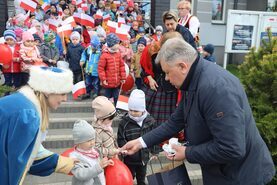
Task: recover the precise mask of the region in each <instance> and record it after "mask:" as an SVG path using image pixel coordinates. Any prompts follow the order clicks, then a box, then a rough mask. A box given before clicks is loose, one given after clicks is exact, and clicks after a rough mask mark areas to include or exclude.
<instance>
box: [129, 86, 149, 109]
mask: <svg viewBox="0 0 277 185" xmlns="http://www.w3.org/2000/svg"><path fill="white" fill-rule="evenodd" d="M128 108H129V110H136V111H140V112H144V111H145V109H146V107H145V94H144V92H143V91H142V90H139V89H135V90H133V91H132V93H131V95H130V97H129V101H128Z"/></svg>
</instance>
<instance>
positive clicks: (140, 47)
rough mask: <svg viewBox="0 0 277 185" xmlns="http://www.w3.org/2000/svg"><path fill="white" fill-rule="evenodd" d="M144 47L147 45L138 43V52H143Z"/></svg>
mask: <svg viewBox="0 0 277 185" xmlns="http://www.w3.org/2000/svg"><path fill="white" fill-rule="evenodd" d="M144 48H145V46H144V45H143V44H138V52H140V53H142V51H143V50H144Z"/></svg>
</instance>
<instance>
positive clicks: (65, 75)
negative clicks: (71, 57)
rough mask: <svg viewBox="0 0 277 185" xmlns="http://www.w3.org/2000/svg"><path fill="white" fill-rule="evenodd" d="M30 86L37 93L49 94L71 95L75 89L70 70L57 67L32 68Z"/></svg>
mask: <svg viewBox="0 0 277 185" xmlns="http://www.w3.org/2000/svg"><path fill="white" fill-rule="evenodd" d="M28 84H29V85H30V87H31V88H33V89H34V90H35V91H40V92H44V93H49V94H64V93H69V92H70V91H71V90H72V87H73V74H72V72H71V71H70V70H66V69H60V68H56V67H37V66H34V67H31V68H30V78H29V81H28Z"/></svg>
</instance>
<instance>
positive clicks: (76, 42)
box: [71, 37, 80, 45]
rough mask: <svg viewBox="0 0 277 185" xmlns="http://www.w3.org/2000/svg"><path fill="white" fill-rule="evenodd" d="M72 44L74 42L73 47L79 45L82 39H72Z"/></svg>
mask: <svg viewBox="0 0 277 185" xmlns="http://www.w3.org/2000/svg"><path fill="white" fill-rule="evenodd" d="M71 42H72V44H73V45H77V44H79V42H80V39H79V38H76V37H74V38H72V40H71Z"/></svg>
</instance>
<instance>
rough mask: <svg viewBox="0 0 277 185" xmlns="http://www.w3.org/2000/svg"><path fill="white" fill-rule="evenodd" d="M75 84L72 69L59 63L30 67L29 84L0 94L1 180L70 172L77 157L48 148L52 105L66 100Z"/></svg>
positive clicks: (9, 184)
mask: <svg viewBox="0 0 277 185" xmlns="http://www.w3.org/2000/svg"><path fill="white" fill-rule="evenodd" d="M72 85H73V75H72V72H71V71H69V70H65V69H60V68H56V67H37V66H34V67H31V69H30V77H29V81H28V84H27V85H25V86H23V87H22V88H20V89H19V90H18V92H16V93H14V94H11V95H9V96H6V97H3V98H0V120H1V121H0V148H1V149H0V166H1V169H0V179H1V184H5V185H17V184H22V183H23V181H24V177H25V176H26V174H27V173H29V174H32V175H38V176H48V175H50V174H51V173H53V172H58V173H65V174H68V173H69V172H70V171H71V169H72V168H73V167H74V161H75V160H74V159H71V158H66V157H62V156H59V155H58V154H55V153H53V152H50V151H48V150H46V149H45V148H44V147H43V146H42V144H41V142H42V141H43V140H44V138H45V136H46V134H45V133H46V130H47V128H48V123H49V109H50V108H51V109H57V108H58V106H59V105H60V104H61V102H64V101H66V100H67V93H68V92H70V91H71V89H72Z"/></svg>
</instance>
